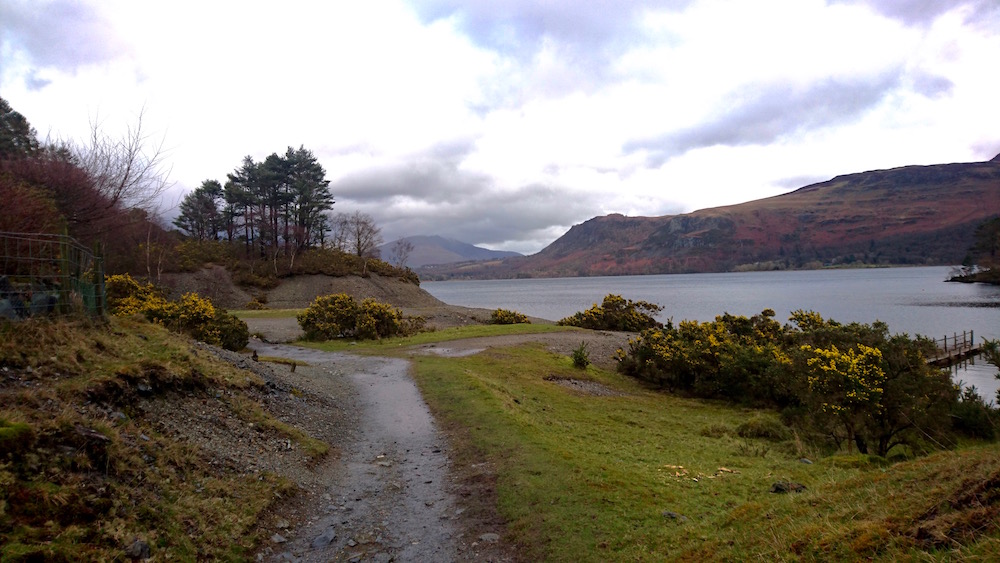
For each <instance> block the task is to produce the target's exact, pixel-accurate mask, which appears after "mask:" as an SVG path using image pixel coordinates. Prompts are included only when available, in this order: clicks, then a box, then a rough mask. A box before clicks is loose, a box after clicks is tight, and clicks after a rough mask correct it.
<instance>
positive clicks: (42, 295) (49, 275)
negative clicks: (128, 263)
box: [0, 232, 106, 320]
mask: <svg viewBox="0 0 1000 563" xmlns="http://www.w3.org/2000/svg"><path fill="white" fill-rule="evenodd" d="M0 264H2V266H3V269H2V271H0V319H9V320H20V319H26V318H30V317H40V316H48V315H69V314H76V313H85V314H89V315H93V316H103V315H104V313H105V305H106V302H105V291H104V261H103V260H102V258H101V257H100V256H99V254H98V253H96V252H91V251H90V250H88V249H87V248H86V247H84V246H83V245H81V244H80V243H78V242H77V241H76V240H75V239H73V238H71V237H69V236H66V235H52V234H45V233H10V232H0Z"/></svg>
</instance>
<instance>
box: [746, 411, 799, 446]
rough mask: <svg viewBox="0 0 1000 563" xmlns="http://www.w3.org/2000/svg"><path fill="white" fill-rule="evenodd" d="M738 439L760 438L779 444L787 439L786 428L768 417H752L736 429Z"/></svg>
mask: <svg viewBox="0 0 1000 563" xmlns="http://www.w3.org/2000/svg"><path fill="white" fill-rule="evenodd" d="M736 435H737V436H739V437H740V438H762V439H764V440H772V441H775V442H780V441H782V440H787V439H788V438H789V432H788V428H786V427H785V425H783V424H781V422H779V421H777V420H775V419H774V418H771V417H769V416H761V415H759V414H758V415H754V416H753V417H752V418H750V419H749V420H746V421H745V422H743V423H742V424H740V425H739V426H737V427H736Z"/></svg>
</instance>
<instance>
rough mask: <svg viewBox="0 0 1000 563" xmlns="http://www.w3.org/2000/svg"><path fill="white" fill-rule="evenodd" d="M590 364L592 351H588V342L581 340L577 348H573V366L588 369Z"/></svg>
mask: <svg viewBox="0 0 1000 563" xmlns="http://www.w3.org/2000/svg"><path fill="white" fill-rule="evenodd" d="M589 365H590V353H589V352H587V343H586V342H581V343H580V345H579V346H577V348H576V349H575V350H573V367H576V368H580V369H587V366H589Z"/></svg>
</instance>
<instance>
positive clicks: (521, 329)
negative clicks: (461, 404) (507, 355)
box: [295, 324, 580, 354]
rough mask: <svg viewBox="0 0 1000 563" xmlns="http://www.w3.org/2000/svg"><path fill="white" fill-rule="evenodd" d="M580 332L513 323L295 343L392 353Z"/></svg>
mask: <svg viewBox="0 0 1000 563" xmlns="http://www.w3.org/2000/svg"><path fill="white" fill-rule="evenodd" d="M572 331H580V329H578V328H574V327H566V326H558V325H554V324H513V325H479V324H477V325H468V326H461V327H454V328H446V329H442V330H436V331H428V332H418V333H416V334H414V335H413V336H406V337H394V338H383V339H381V340H353V339H348V338H342V339H338V340H327V341H325V342H305V341H299V342H296V343H295V344H296V345H298V346H304V347H306V348H315V349H317V350H323V351H326V352H354V353H360V354H391V353H393V351H394V350H395V349H398V348H407V347H411V346H422V345H424V344H438V343H443V342H453V341H455V340H466V339H469V338H485V337H489V336H510V335H520V334H547V333H550V332H572Z"/></svg>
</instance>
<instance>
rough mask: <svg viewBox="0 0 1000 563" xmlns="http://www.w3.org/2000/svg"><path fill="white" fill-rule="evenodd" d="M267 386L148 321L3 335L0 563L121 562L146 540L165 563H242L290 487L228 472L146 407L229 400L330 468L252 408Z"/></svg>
mask: <svg viewBox="0 0 1000 563" xmlns="http://www.w3.org/2000/svg"><path fill="white" fill-rule="evenodd" d="M263 386H264V382H263V381H262V380H261V379H260V378H258V377H257V376H255V375H254V374H252V373H250V372H247V371H242V370H238V369H235V368H234V367H232V366H230V365H229V364H224V363H222V362H219V361H217V360H215V359H214V356H212V355H211V354H208V353H205V352H204V351H201V350H198V349H196V348H195V347H193V346H191V342H190V341H189V340H187V339H186V338H183V337H180V336H177V335H175V334H172V333H170V332H168V331H167V330H165V329H163V328H162V327H159V326H157V325H154V324H150V323H147V322H145V321H140V320H136V319H110V320H109V321H108V322H107V323H91V322H88V321H53V322H48V321H23V322H20V323H17V324H11V323H6V322H4V323H0V561H3V562H5V563H6V562H8V561H11V562H15V561H115V560H124V559H127V557H126V555H125V550H126V548H127V547H129V545H130V544H131V543H132V542H133V541H134V540H135V539H136V538H141V539H142V540H143V541H144V542H146V543H147V544H148V545H149V547H150V548H151V552H152V555H153V556H154V557H155V558H156V559H159V560H185V561H195V560H224V561H225V560H234V561H235V560H246V559H247V558H249V556H250V555H251V553H252V550H253V549H254V547H255V546H256V545H257V544H258V543H259V542H260V541H261V540H262V539H263V538H262V537H260V534H261V532H260V531H259V519H260V516H261V514H263V513H264V511H265V510H267V509H268V508H269V507H271V506H272V505H273V504H274V503H275V502H276V500H277V499H279V498H281V497H282V496H287V495H288V494H292V493H293V492H294V491H295V486H294V484H292V483H291V482H290V481H288V480H287V479H285V478H284V477H281V476H279V475H276V474H274V473H269V472H260V473H250V472H246V473H243V472H240V471H239V470H238V468H226V467H225V464H224V463H217V461H216V460H215V459H214V457H213V456H212V454H210V453H209V452H207V451H204V450H202V449H200V448H199V447H198V446H197V445H195V444H194V443H191V442H188V441H186V440H180V439H178V438H177V437H176V436H174V435H173V434H172V433H171V432H169V431H166V430H164V429H165V428H166V427H165V426H164V425H162V424H161V422H162V420H161V419H158V418H156V417H155V416H154V415H151V414H149V413H150V412H151V410H150V409H148V408H147V406H148V405H151V404H153V403H154V402H157V401H170V400H173V399H172V398H180V397H183V398H185V399H184V400H190V401H198V400H200V401H201V402H202V403H205V402H206V401H215V397H221V396H225V397H231V398H232V403H229V404H231V405H235V406H233V408H232V409H231V410H230V411H229V412H231V413H232V414H233V415H235V416H240V417H243V418H252V420H254V421H259V422H260V423H261V424H262V425H263V426H266V427H267V428H268V431H276V432H280V433H282V434H284V435H287V436H289V437H291V438H293V439H295V440H296V441H297V442H300V443H301V444H302V445H303V448H304V449H306V450H307V451H309V452H310V454H311V455H322V453H323V452H322V451H321V450H322V448H323V447H325V444H322V443H320V444H321V445H316V444H313V442H316V440H314V439H312V438H310V437H308V436H306V435H304V434H303V433H302V432H301V431H298V429H295V428H293V427H287V425H283V424H282V423H281V422H280V421H277V420H276V419H274V418H273V417H272V416H270V415H269V414H268V413H267V412H266V411H265V410H264V409H263V408H262V407H261V406H260V404H258V403H257V402H256V401H255V400H254V399H252V398H251V396H252V394H251V393H249V392H250V391H253V390H254V389H261V388H263ZM178 400H180V399H178ZM166 410H168V411H169V410H170V409H166ZM167 416H169V415H167ZM309 448H312V449H311V450H310V449H309Z"/></svg>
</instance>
